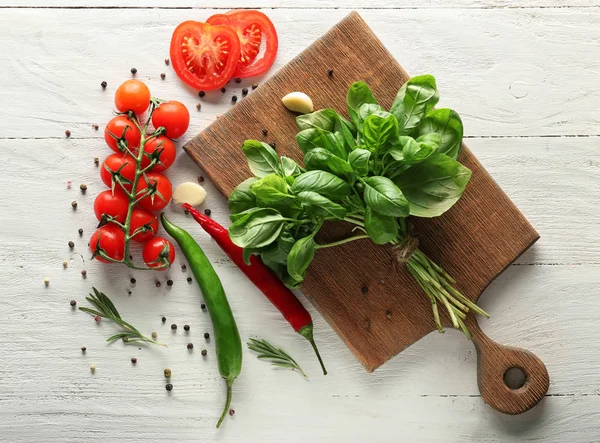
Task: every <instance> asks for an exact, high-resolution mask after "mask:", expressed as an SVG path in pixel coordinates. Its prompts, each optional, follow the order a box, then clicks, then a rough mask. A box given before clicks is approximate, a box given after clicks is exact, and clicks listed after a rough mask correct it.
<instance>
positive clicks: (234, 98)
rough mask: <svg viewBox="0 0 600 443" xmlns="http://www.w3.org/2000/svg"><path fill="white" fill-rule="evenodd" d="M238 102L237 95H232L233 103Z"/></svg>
mask: <svg viewBox="0 0 600 443" xmlns="http://www.w3.org/2000/svg"><path fill="white" fill-rule="evenodd" d="M235 102H237V95H232V96H231V103H235Z"/></svg>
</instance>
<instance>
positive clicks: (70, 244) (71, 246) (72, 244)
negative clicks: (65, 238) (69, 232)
mask: <svg viewBox="0 0 600 443" xmlns="http://www.w3.org/2000/svg"><path fill="white" fill-rule="evenodd" d="M74 247H75V243H73V242H72V241H70V242H69V248H71V249H73V248H74Z"/></svg>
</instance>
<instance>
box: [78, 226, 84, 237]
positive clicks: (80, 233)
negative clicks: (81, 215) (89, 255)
mask: <svg viewBox="0 0 600 443" xmlns="http://www.w3.org/2000/svg"><path fill="white" fill-rule="evenodd" d="M77 232H78V233H79V236H80V237H81V236H82V235H83V229H81V228H79V229H78V230H77Z"/></svg>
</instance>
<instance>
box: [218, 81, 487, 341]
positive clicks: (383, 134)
mask: <svg viewBox="0 0 600 443" xmlns="http://www.w3.org/2000/svg"><path fill="white" fill-rule="evenodd" d="M438 100H439V94H438V91H437V88H436V83H435V79H434V77H432V76H431V75H422V76H418V77H413V78H411V79H410V80H409V81H407V82H406V83H405V84H404V85H403V86H402V88H400V90H399V91H398V94H397V95H396V98H395V100H394V102H393V104H392V107H391V109H390V110H389V111H386V110H385V109H383V108H382V107H381V106H380V105H379V104H378V102H377V100H376V99H375V97H374V96H373V93H372V92H371V90H370V89H369V87H368V86H367V85H366V84H365V83H364V82H356V83H354V84H353V85H352V86H351V87H350V89H349V91H348V95H347V103H348V115H349V116H350V120H347V119H346V118H344V117H343V116H342V115H340V114H338V113H337V112H336V111H334V110H333V109H323V110H319V111H316V112H313V113H312V114H306V115H301V116H299V117H297V119H296V121H297V124H298V127H299V128H300V132H298V134H297V135H296V141H297V142H298V145H299V147H300V149H301V150H302V151H303V152H304V168H303V167H301V166H300V165H298V164H297V163H296V162H295V161H294V160H292V159H290V158H288V157H279V156H278V155H277V153H276V152H275V151H274V150H273V148H271V146H269V145H267V144H266V143H262V142H259V141H256V140H247V141H246V142H245V143H244V145H243V147H242V149H243V151H244V154H245V155H246V158H247V160H248V165H249V167H250V170H251V171H252V174H253V175H254V177H252V178H249V179H247V180H246V181H244V182H242V183H241V184H240V185H238V186H237V187H236V188H235V190H234V191H233V192H232V194H231V196H230V198H229V209H230V211H231V214H232V215H231V221H232V222H233V223H232V225H231V226H230V228H229V235H230V237H231V240H232V241H233V242H234V243H235V244H236V245H238V246H241V247H243V248H244V251H245V253H246V255H247V257H249V256H250V255H251V254H257V255H260V257H261V258H262V260H263V262H264V263H265V264H266V265H267V266H269V267H270V268H271V269H273V270H274V271H275V272H277V273H279V274H280V275H281V277H282V279H283V281H284V282H285V283H286V285H288V286H289V287H292V288H296V287H298V286H299V285H300V284H301V283H302V281H303V280H304V276H305V274H306V271H307V269H308V267H309V265H310V263H311V261H312V260H313V258H314V255H315V251H316V250H317V249H319V248H324V247H330V246H337V245H339V244H343V243H347V242H349V241H354V240H359V239H363V238H369V239H370V240H371V241H373V242H374V243H376V244H386V243H390V244H393V245H401V244H404V240H405V239H406V238H407V236H408V235H409V232H407V228H406V221H405V219H406V217H408V216H409V215H412V216H417V217H437V216H439V215H441V214H443V213H444V212H445V211H447V210H448V209H450V208H451V207H452V205H453V204H454V203H456V202H457V201H458V199H459V198H460V197H461V195H462V193H463V191H464V189H465V186H466V185H467V183H468V182H469V179H470V177H471V171H470V170H469V169H467V168H466V167H464V166H463V165H462V164H460V163H459V162H458V161H457V157H458V154H459V152H460V148H461V144H462V137H463V126H462V122H461V120H460V117H459V116H458V114H457V113H456V112H454V111H452V110H450V109H444V108H440V109H433V107H434V106H435V105H436V104H437V102H438ZM328 220H344V221H346V222H348V223H352V224H354V225H355V230H356V231H358V232H359V233H358V234H357V235H353V236H352V237H349V238H347V239H342V240H340V241H337V242H334V243H330V244H317V243H316V241H315V235H316V234H317V233H318V232H319V230H320V229H321V227H322V226H323V223H324V222H326V221H328ZM406 263H407V266H408V269H409V271H410V272H411V274H412V275H413V276H414V277H415V279H416V280H417V281H418V282H419V284H420V285H421V287H422V288H423V289H424V291H425V292H426V293H427V295H428V296H429V298H430V300H431V302H432V306H433V313H434V317H435V319H436V323H437V324H438V328H439V329H440V330H441V323H440V321H439V314H438V312H437V302H441V303H442V304H443V305H444V306H445V307H446V308H447V310H448V313H449V315H450V317H451V319H452V322H453V323H454V326H455V327H457V328H458V327H460V328H462V329H463V330H464V331H465V333H466V334H467V335H469V334H468V330H467V329H466V327H465V326H464V322H463V321H462V320H464V318H465V315H466V313H467V312H468V311H469V308H470V309H474V310H476V311H477V312H479V313H482V314H484V315H486V314H485V312H483V311H481V309H480V308H477V307H476V305H474V304H473V303H471V302H470V301H469V300H468V299H466V298H465V297H464V296H463V295H462V294H460V293H459V292H458V291H457V290H456V289H455V288H454V287H453V286H452V284H453V283H454V281H453V280H452V278H451V277H450V276H448V275H447V274H446V273H445V272H444V271H443V270H442V269H441V268H440V267H439V266H438V265H436V264H435V263H433V262H432V261H431V260H429V258H427V257H426V256H425V254H423V253H422V252H421V251H419V250H418V249H417V250H415V251H410V257H409V258H408V261H407V262H406Z"/></svg>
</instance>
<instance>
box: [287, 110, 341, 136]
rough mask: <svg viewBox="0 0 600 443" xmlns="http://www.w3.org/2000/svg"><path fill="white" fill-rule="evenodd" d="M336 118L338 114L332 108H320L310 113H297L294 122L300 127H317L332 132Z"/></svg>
mask: <svg viewBox="0 0 600 443" xmlns="http://www.w3.org/2000/svg"><path fill="white" fill-rule="evenodd" d="M337 120H338V114H337V112H335V111H334V110H333V109H320V110H318V111H315V112H312V113H310V114H304V115H299V116H298V117H296V124H297V125H298V127H299V128H300V129H310V128H317V129H322V130H323V131H328V132H333V131H334V130H335V126H336V121H337Z"/></svg>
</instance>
